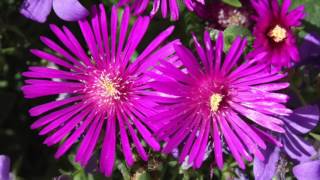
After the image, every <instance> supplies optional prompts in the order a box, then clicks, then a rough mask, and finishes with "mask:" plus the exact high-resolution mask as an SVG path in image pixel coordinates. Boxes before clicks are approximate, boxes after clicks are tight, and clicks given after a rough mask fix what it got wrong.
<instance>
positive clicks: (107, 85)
mask: <svg viewBox="0 0 320 180" xmlns="http://www.w3.org/2000/svg"><path fill="white" fill-rule="evenodd" d="M101 85H102V87H103V88H104V90H105V92H106V94H107V95H108V96H115V95H116V94H117V89H116V88H115V87H114V84H113V83H112V81H110V80H109V79H103V80H101Z"/></svg>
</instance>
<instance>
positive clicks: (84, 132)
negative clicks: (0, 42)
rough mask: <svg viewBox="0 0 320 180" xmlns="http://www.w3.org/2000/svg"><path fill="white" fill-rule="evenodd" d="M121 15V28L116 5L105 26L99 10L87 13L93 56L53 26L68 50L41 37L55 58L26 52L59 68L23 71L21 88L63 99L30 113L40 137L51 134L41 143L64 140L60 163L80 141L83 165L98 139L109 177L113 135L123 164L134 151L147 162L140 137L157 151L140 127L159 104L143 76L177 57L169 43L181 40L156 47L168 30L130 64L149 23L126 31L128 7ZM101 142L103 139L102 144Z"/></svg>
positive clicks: (84, 24)
mask: <svg viewBox="0 0 320 180" xmlns="http://www.w3.org/2000/svg"><path fill="white" fill-rule="evenodd" d="M121 17H122V18H121V21H120V23H119V24H118V19H119V17H118V10H117V8H116V7H115V6H114V7H112V12H111V18H110V21H109V22H110V23H108V22H107V17H106V13H105V9H104V6H103V4H101V5H100V6H99V8H98V9H97V7H96V6H94V7H93V8H92V18H91V21H90V23H89V22H88V21H87V20H81V21H79V26H80V29H81V31H82V34H83V37H84V39H85V42H86V44H87V45H88V50H89V52H90V56H88V54H87V53H86V52H87V49H83V48H82V46H81V45H80V43H79V41H78V40H77V38H76V37H75V36H74V35H73V33H72V32H71V31H70V30H69V29H68V28H67V27H65V26H64V27H63V28H62V29H61V28H59V27H57V26H55V25H51V26H50V28H51V30H52V31H53V32H54V34H55V35H56V36H57V37H58V39H59V40H60V41H61V43H62V44H63V45H64V46H65V48H64V47H62V46H60V45H59V44H57V43H55V42H54V41H53V40H51V39H49V38H47V37H43V36H42V37H41V41H42V42H43V43H44V44H45V45H47V46H48V47H49V48H50V49H51V50H52V51H54V52H56V53H57V54H59V56H57V55H54V54H50V53H47V52H44V51H42V50H36V49H33V50H31V52H32V53H33V54H35V55H36V56H38V57H40V58H41V59H45V60H47V61H49V62H53V63H55V64H56V65H58V66H59V67H61V68H60V69H54V68H48V67H38V66H36V67H34V66H33V67H30V68H29V71H28V72H24V73H23V76H25V77H27V80H26V81H25V82H26V85H24V86H23V87H22V91H23V93H24V96H25V98H38V97H44V96H52V95H55V96H56V95H61V94H63V95H64V96H63V97H64V98H62V99H59V100H55V101H51V102H48V103H46V104H42V105H39V106H36V107H34V108H32V109H31V110H30V111H29V112H30V114H31V116H42V117H41V118H40V119H38V120H37V121H35V122H34V123H33V124H32V126H31V128H32V129H37V128H42V130H41V131H40V133H39V134H40V135H48V136H49V137H47V138H46V139H45V141H44V144H47V145H48V146H52V145H54V144H57V143H59V142H61V144H60V147H59V149H58V151H57V152H56V154H55V157H56V158H59V157H61V156H62V155H63V154H64V153H66V151H68V150H69V149H70V147H71V146H72V145H73V144H74V143H76V142H77V141H80V142H81V144H80V146H79V147H78V150H77V153H76V157H75V160H76V161H77V162H79V163H80V164H81V165H82V166H86V165H87V163H88V161H89V159H90V157H91V155H92V153H93V151H94V150H95V147H97V142H98V140H99V139H102V140H103V142H102V147H101V149H102V150H101V154H100V170H101V172H103V173H104V174H105V175H107V176H110V175H111V174H112V170H113V166H114V162H115V158H116V144H117V139H118V138H117V135H118V132H119V134H120V140H119V142H120V143H121V148H122V152H123V155H124V158H125V160H126V162H127V165H128V166H131V165H132V164H133V163H134V161H135V159H134V157H133V152H132V148H133V147H135V148H136V150H137V152H138V154H139V155H140V157H141V158H142V159H143V160H147V158H148V155H147V152H146V150H145V149H144V147H143V145H142V143H141V142H140V139H143V140H144V141H145V142H146V144H148V145H149V146H150V147H151V148H152V149H154V150H159V149H160V145H159V144H158V142H157V141H156V140H155V138H154V137H153V136H152V135H151V133H150V131H149V129H148V127H149V124H147V123H146V122H145V119H146V118H147V117H148V116H151V115H154V114H155V112H156V110H155V109H153V106H154V105H156V104H155V103H154V102H153V98H152V97H153V96H154V95H153V94H154V92H153V91H151V90H150V86H149V85H148V81H150V78H149V77H148V76H146V74H145V72H146V71H147V69H148V68H149V67H150V66H151V65H153V63H155V62H156V61H158V59H160V58H161V59H166V58H167V57H168V56H171V54H173V53H174V48H173V43H177V42H178V41H177V40H175V41H172V42H170V43H168V44H166V45H165V46H163V47H162V48H160V45H161V44H162V43H163V42H164V41H165V40H166V39H167V37H168V36H169V35H170V34H171V33H172V32H173V30H174V27H173V26H171V27H169V28H167V29H166V30H164V31H163V32H162V33H161V34H159V35H158V36H157V37H156V38H155V39H154V40H153V41H152V42H151V43H150V44H149V45H148V46H147V48H146V49H145V50H144V51H143V52H142V53H141V54H140V55H139V56H138V57H137V58H136V59H135V61H134V62H132V59H133V54H134V52H135V50H136V48H137V46H138V45H139V43H140V42H141V40H142V38H143V37H144V34H145V33H146V31H147V29H148V27H149V23H150V18H149V17H138V18H137V20H136V21H135V22H134V24H133V26H132V27H131V30H130V31H129V20H130V9H129V8H128V7H126V8H125V10H124V12H123V15H122V16H121ZM108 27H109V28H108ZM118 29H119V30H120V32H119V33H117V31H118ZM127 34H128V35H127ZM103 131H104V132H103ZM103 134H104V135H103ZM102 136H104V138H100V137H102ZM128 137H131V138H130V139H129V138H128ZM130 141H131V142H130Z"/></svg>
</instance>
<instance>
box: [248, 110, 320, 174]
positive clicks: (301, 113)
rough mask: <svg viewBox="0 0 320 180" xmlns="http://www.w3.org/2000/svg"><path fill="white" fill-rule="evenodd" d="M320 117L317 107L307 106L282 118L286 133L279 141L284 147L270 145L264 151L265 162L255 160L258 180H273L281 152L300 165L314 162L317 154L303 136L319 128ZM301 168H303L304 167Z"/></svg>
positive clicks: (315, 168)
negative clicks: (313, 159)
mask: <svg viewBox="0 0 320 180" xmlns="http://www.w3.org/2000/svg"><path fill="white" fill-rule="evenodd" d="M319 115H320V114H319V108H318V107H317V106H305V107H300V108H297V109H295V110H294V111H293V113H292V114H290V116H289V117H281V119H283V121H284V128H285V130H286V133H284V134H279V135H278V139H279V141H280V142H281V143H282V144H283V147H282V148H279V147H275V146H274V145H272V144H269V145H268V148H267V149H266V150H264V151H262V153H263V154H264V156H265V160H263V161H262V160H259V159H258V158H255V159H254V163H253V171H254V175H255V179H256V180H264V179H272V177H273V176H274V175H275V173H276V170H277V166H278V162H279V160H280V152H283V153H284V154H286V155H288V157H290V159H292V160H293V161H294V162H298V163H300V164H304V163H307V164H308V162H310V161H311V160H312V158H313V156H315V155H316V154H317V152H316V150H315V149H314V147H313V146H312V144H311V143H310V142H308V141H306V140H305V139H304V138H303V135H304V134H307V133H309V132H310V131H311V130H312V129H314V128H315V127H316V126H317V124H318V122H319ZM298 166H299V165H298ZM301 168H303V165H302V166H301ZM319 168H320V166H318V167H316V166H315V167H314V168H313V170H314V171H317V170H318V169H319ZM298 169H299V168H298ZM310 171H312V170H310ZM298 179H300V178H298ZM311 179H313V178H311Z"/></svg>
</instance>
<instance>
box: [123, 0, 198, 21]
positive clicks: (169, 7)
mask: <svg viewBox="0 0 320 180" xmlns="http://www.w3.org/2000/svg"><path fill="white" fill-rule="evenodd" d="M195 1H198V2H200V3H202V4H203V3H204V1H203V0H183V3H184V4H185V6H186V7H187V8H188V9H189V10H190V11H193V9H194V6H195V4H194V3H195ZM124 4H131V8H132V10H133V11H134V14H136V15H138V14H141V13H143V12H144V11H145V10H146V8H147V7H148V4H149V0H120V1H119V5H120V6H121V5H124ZM160 8H161V14H162V17H164V18H166V17H167V16H168V11H169V12H170V16H171V19H172V20H174V21H176V20H178V19H179V3H178V2H177V0H154V2H153V8H152V11H151V12H150V15H151V16H154V15H155V14H156V13H157V12H158V11H159V9H160Z"/></svg>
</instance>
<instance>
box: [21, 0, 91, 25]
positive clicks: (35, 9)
mask: <svg viewBox="0 0 320 180" xmlns="http://www.w3.org/2000/svg"><path fill="white" fill-rule="evenodd" d="M51 9H53V10H54V12H55V13H56V14H57V16H59V17H60V18H61V19H63V20H65V21H77V20H80V19H83V18H85V17H86V16H87V15H88V14H89V12H88V10H87V9H86V8H85V7H83V6H82V5H81V4H80V3H79V1H78V0H24V1H23V3H22V6H21V8H20V13H21V14H22V15H24V16H25V17H27V18H29V19H32V20H34V21H37V22H40V23H44V22H45V21H46V20H47V17H48V15H49V14H50V12H51Z"/></svg>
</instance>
